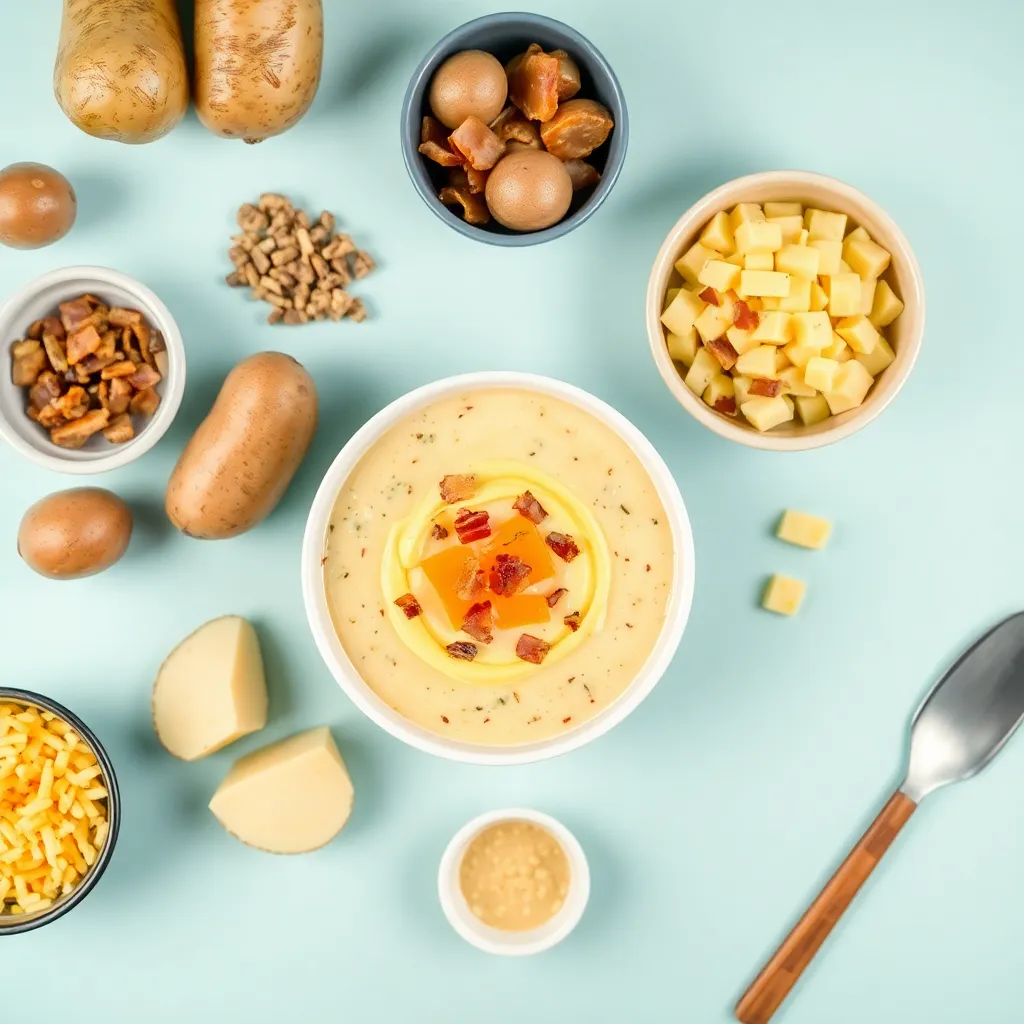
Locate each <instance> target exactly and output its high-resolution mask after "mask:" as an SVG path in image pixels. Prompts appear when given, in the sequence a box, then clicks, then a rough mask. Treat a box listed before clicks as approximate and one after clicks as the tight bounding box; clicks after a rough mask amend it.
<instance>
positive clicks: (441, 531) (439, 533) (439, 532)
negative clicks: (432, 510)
mask: <svg viewBox="0 0 1024 1024" xmlns="http://www.w3.org/2000/svg"><path fill="white" fill-rule="evenodd" d="M430 536H431V537H433V538H434V540H444V539H445V538H446V537H447V536H448V529H447V527H444V526H442V525H441V524H440V523H434V525H433V526H432V527H431V528H430Z"/></svg>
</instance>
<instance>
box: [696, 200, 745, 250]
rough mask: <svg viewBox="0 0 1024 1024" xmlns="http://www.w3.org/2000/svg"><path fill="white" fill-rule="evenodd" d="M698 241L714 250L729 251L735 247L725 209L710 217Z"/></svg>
mask: <svg viewBox="0 0 1024 1024" xmlns="http://www.w3.org/2000/svg"><path fill="white" fill-rule="evenodd" d="M700 243H701V245H703V246H705V247H706V248H708V249H714V250H715V251H716V252H723V253H731V252H733V251H734V250H735V249H736V241H735V239H734V238H733V232H732V228H731V227H729V214H728V213H726V212H725V210H721V211H720V212H719V213H716V214H715V215H714V217H712V218H711V220H710V221H709V222H708V226H707V227H706V228H705V229H704V230H703V231H702V232H701V233H700Z"/></svg>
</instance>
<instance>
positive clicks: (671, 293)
mask: <svg viewBox="0 0 1024 1024" xmlns="http://www.w3.org/2000/svg"><path fill="white" fill-rule="evenodd" d="M682 290H683V289H682V288H669V290H668V291H667V292H665V301H664V302H663V303H662V304H661V311H662V312H663V313H664V312H665V310H666V309H668V307H669V306H671V305H672V300H673V299H674V298H675V297H676V296H677V295H678V294H679V293H680V292H681V291H682Z"/></svg>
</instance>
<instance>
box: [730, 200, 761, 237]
mask: <svg viewBox="0 0 1024 1024" xmlns="http://www.w3.org/2000/svg"><path fill="white" fill-rule="evenodd" d="M765 220H766V218H765V215H764V210H762V209H761V207H760V206H759V205H758V204H757V203H739V204H738V205H736V206H734V207H733V210H732V213H730V214H729V227H731V228H732V231H733V234H734V235H735V233H736V230H737V228H739V226H740V225H741V224H746V223H748V222H749V223H753V224H763V223H764V221H765Z"/></svg>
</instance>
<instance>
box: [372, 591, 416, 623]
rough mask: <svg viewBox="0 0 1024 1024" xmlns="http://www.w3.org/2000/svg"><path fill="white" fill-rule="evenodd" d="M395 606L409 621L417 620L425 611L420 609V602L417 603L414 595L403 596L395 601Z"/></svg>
mask: <svg viewBox="0 0 1024 1024" xmlns="http://www.w3.org/2000/svg"><path fill="white" fill-rule="evenodd" d="M395 604H397V605H398V607H399V608H401V609H402V611H403V612H405V617H406V618H407V619H415V618H416V616H417V615H422V614H423V609H422V608H421V607H420V603H419V601H417V600H416V598H415V597H413V596H412V594H403V595H402V596H401V597H399V598H397V599H396V600H395ZM381 614H382V615H383V614H384V613H383V612H381Z"/></svg>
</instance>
